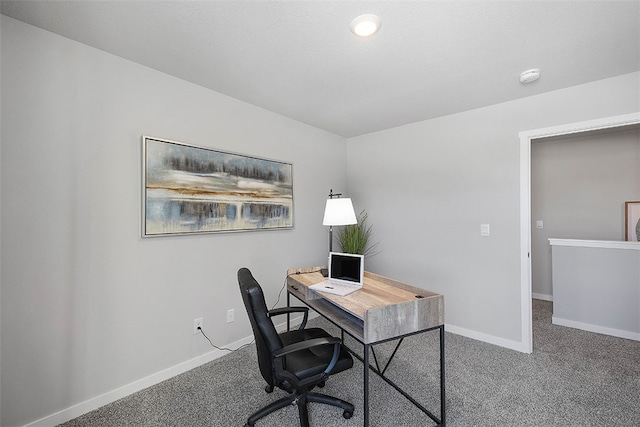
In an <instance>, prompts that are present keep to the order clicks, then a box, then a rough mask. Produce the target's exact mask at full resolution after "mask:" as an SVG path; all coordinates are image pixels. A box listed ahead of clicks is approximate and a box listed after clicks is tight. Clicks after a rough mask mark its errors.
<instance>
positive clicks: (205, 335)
mask: <svg viewBox="0 0 640 427" xmlns="http://www.w3.org/2000/svg"><path fill="white" fill-rule="evenodd" d="M198 330H199V331H200V333H201V334H202V335H204V337H205V338H206V339H207V341H209V344H211V347H214V348H217V349H218V350H224V351H236V350H240V349H241V348H245V347H247V346H249V345H251V344H253V342H254V341H255V339H253V340H251V342H250V343H247V344H243V345H241V346H240V347H238V348H236V349H233V348H227V347H218V346H217V345H215V344H214V343H212V342H211V340H210V339H209V337H208V336H207V334H205V333H204V330H203V329H202V327H201V326H198Z"/></svg>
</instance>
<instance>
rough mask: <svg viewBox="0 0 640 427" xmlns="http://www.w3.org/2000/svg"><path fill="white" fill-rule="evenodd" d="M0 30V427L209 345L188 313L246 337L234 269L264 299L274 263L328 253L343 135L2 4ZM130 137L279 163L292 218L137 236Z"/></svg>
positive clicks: (136, 174) (280, 266)
mask: <svg viewBox="0 0 640 427" xmlns="http://www.w3.org/2000/svg"><path fill="white" fill-rule="evenodd" d="M1 29H2V70H1V71H2V88H1V90H2V95H3V97H2V146H1V148H2V164H1V178H2V179H1V192H2V212H1V218H2V228H1V232H2V245H1V254H2V259H1V262H2V272H1V273H2V275H1V285H2V323H1V324H2V347H1V348H2V371H1V375H2V379H1V387H2V419H1V421H0V424H1V425H2V426H13V425H21V424H25V423H28V422H32V421H34V420H37V419H40V418H42V417H45V416H48V415H50V414H53V413H55V412H56V411H60V410H64V409H66V408H69V407H71V406H72V405H75V404H78V403H81V402H84V401H86V400H88V399H91V398H93V397H95V396H99V395H101V394H103V393H108V392H110V391H112V390H115V389H118V388H119V387H122V386H125V385H127V384H130V383H132V382H134V381H136V380H139V379H141V378H145V377H147V376H149V375H152V374H155V373H157V372H160V371H162V370H164V369H167V368H170V367H173V366H176V365H178V364H180V363H183V362H185V361H189V360H191V359H193V358H196V357H197V356H199V355H202V354H204V353H207V352H210V351H211V350H212V349H211V347H210V346H209V344H208V343H207V342H206V340H205V339H204V338H203V337H201V336H193V335H192V325H193V323H192V322H193V319H194V318H197V317H201V316H202V317H204V329H205V330H206V332H207V334H208V335H209V337H210V338H211V339H212V340H213V341H214V342H215V343H217V344H219V345H226V344H229V343H233V342H235V341H237V340H239V339H242V338H245V337H247V336H249V335H250V334H251V332H250V326H249V323H248V320H247V318H246V314H245V313H244V308H243V306H242V302H241V298H240V295H239V292H238V290H237V281H236V271H237V269H238V268H239V267H242V266H248V267H249V268H251V269H252V271H253V272H254V274H255V275H256V277H257V279H258V280H259V281H261V282H262V284H263V286H264V287H265V291H266V298H267V302H268V303H269V304H273V303H275V301H276V298H277V294H278V291H279V290H280V289H281V287H282V285H283V281H284V278H285V273H286V269H287V268H289V267H295V266H308V265H320V264H322V263H324V262H326V260H325V259H324V257H325V256H326V250H327V249H326V248H327V229H326V228H325V227H323V226H322V212H323V209H324V201H325V199H326V196H327V195H328V192H329V189H330V188H333V189H334V190H344V189H345V187H346V172H345V169H346V166H345V163H346V160H345V158H346V155H345V150H346V148H345V140H344V138H341V137H338V136H335V135H332V134H329V133H326V132H324V131H320V130H318V129H315V128H312V127H310V126H307V125H304V124H301V123H299V122H295V121H292V120H290V119H287V118H284V117H282V116H279V115H276V114H273V113H270V112H268V111H265V110H263V109H260V108H257V107H254V106H251V105H248V104H245V103H242V102H240V101H237V100H234V99H231V98H229V97H226V96H223V95H221V94H218V93H215V92H212V91H209V90H205V89H203V88H201V87H198V86H195V85H193V84H190V83H187V82H184V81H182V80H178V79H176V78H174V77H171V76H168V75H165V74H162V73H160V72H157V71H154V70H151V69H149V68H146V67H143V66H140V65H137V64H134V63H131V62H128V61H126V60H124V59H121V58H118V57H115V56H113V55H110V54H107V53H104V52H102V51H99V50H96V49H93V48H90V47H88V46H86V45H82V44H79V43H76V42H73V41H70V40H68V39H65V38H62V37H59V36H56V35H54V34H52V33H49V32H46V31H43V30H40V29H37V28H35V27H32V26H29V25H26V24H23V23H21V22H18V21H15V20H13V19H11V18H7V17H5V16H2V21H1ZM143 134H147V135H152V136H157V137H162V138H168V139H173V140H177V141H182V142H185V143H189V144H194V145H200V146H208V147H214V148H218V149H222V150H229V151H234V152H239V153H246V154H251V155H253V156H263V157H267V158H272V159H278V160H284V161H290V162H293V164H294V197H295V229H294V230H289V231H261V232H245V233H230V234H213V235H200V236H188V237H167V238H153V239H141V238H140V230H139V221H140V215H141V214H140V206H141V202H140V197H141V188H140V187H141V184H140V182H141V135H143ZM283 303H284V298H283V299H282V300H281V302H280V304H283ZM228 308H235V309H236V322H235V323H233V324H230V325H227V324H226V321H225V312H226V310H227V309H228Z"/></svg>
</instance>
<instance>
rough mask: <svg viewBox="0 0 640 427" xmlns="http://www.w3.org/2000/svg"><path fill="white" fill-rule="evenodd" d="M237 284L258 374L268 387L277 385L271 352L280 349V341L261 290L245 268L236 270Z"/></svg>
mask: <svg viewBox="0 0 640 427" xmlns="http://www.w3.org/2000/svg"><path fill="white" fill-rule="evenodd" d="M238 284H239V285H240V293H241V294H242V300H243V301H244V307H245V308H246V309H247V314H248V315H249V321H250V322H251V328H252V329H253V335H254V337H255V339H256V349H257V351H258V364H259V366H260V372H261V373H262V377H263V378H264V379H265V381H266V382H267V383H268V384H269V385H272V386H274V385H277V384H275V379H274V377H273V352H274V351H276V350H278V349H280V348H282V341H281V340H280V337H279V336H278V331H276V328H275V327H274V326H273V322H272V321H271V319H270V318H269V310H268V309H267V304H266V302H265V300H264V294H263V293H262V288H261V287H260V285H259V284H258V282H257V281H256V279H254V277H253V275H252V274H251V272H250V271H249V269H247V268H241V269H240V270H238Z"/></svg>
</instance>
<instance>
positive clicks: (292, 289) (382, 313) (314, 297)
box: [287, 267, 445, 426]
mask: <svg viewBox="0 0 640 427" xmlns="http://www.w3.org/2000/svg"><path fill="white" fill-rule="evenodd" d="M323 280H325V278H324V277H323V276H322V274H320V267H311V268H297V269H289V270H287V306H289V305H290V302H291V301H290V296H291V295H293V296H294V297H296V298H297V299H298V300H300V301H301V302H303V303H304V304H306V305H307V306H309V307H310V308H312V309H313V310H315V311H316V312H318V314H320V315H321V316H323V317H324V318H326V319H327V320H329V321H330V322H332V323H333V324H335V325H336V326H338V327H339V328H340V329H341V330H342V332H343V336H342V338H343V341H344V333H345V332H346V333H347V334H348V335H351V336H352V337H353V338H355V339H356V340H357V341H359V342H360V343H361V344H362V345H363V347H364V353H363V354H364V358H361V357H360V356H359V355H358V354H356V353H355V352H353V351H352V352H351V353H352V354H353V355H354V356H355V357H357V358H358V359H360V360H361V361H362V362H363V364H364V367H365V369H364V375H363V376H364V407H363V411H364V425H365V426H368V425H369V370H371V371H373V372H374V373H376V374H378V375H379V376H380V377H381V378H382V379H384V380H385V381H386V382H387V383H388V384H390V385H391V386H393V387H394V388H395V389H396V390H398V391H399V392H400V393H401V394H402V395H403V396H405V397H406V398H407V399H409V400H410V401H411V403H413V404H414V405H415V406H417V407H418V408H419V409H420V410H422V411H423V412H424V413H425V414H427V415H428V416H429V417H430V418H431V419H433V420H434V421H435V422H436V423H437V425H441V426H444V425H445V380H444V296H443V295H440V294H437V293H434V292H430V291H427V290H424V289H422V288H417V287H414V286H410V285H407V284H405V283H402V282H398V281H397V280H393V279H389V278H387V277H384V276H380V275H377V274H373V273H370V272H365V280H364V286H363V288H362V289H360V290H359V291H357V292H354V293H352V294H349V295H347V296H344V297H342V296H338V295H332V294H328V293H325V292H322V293H320V292H316V291H313V290H312V289H309V286H311V285H314V284H316V283H318V282H321V281H323ZM288 326H289V324H288V320H287V327H288ZM433 330H439V332H440V417H439V418H438V417H436V416H435V415H433V414H432V413H431V412H430V411H429V410H427V409H426V408H425V407H424V406H422V405H421V404H420V403H419V402H417V401H416V400H415V399H414V398H413V397H411V396H410V395H409V394H408V393H406V392H405V391H404V390H402V389H401V388H400V387H399V386H398V385H397V384H395V383H394V382H393V381H392V380H390V379H389V378H387V377H385V375H384V373H385V371H386V369H387V367H388V366H389V364H390V363H391V361H392V359H393V357H394V356H395V353H396V351H397V350H398V348H399V347H400V344H402V340H403V339H404V338H405V337H407V336H410V335H415V334H418V333H422V332H427V331H433ZM391 340H398V343H397V345H396V348H395V350H394V352H393V354H392V356H391V359H390V360H389V361H388V362H387V365H386V366H385V367H384V368H383V369H380V367H379V366H377V359H376V358H375V351H374V350H373V347H372V346H373V345H374V344H379V343H383V342H386V341H391ZM369 349H371V351H372V352H373V354H374V359H376V366H373V365H371V364H370V363H369V353H370V352H369ZM367 367H368V368H369V369H367Z"/></svg>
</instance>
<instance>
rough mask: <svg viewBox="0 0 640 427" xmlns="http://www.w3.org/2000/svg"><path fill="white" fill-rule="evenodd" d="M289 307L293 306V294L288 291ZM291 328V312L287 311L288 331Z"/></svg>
mask: <svg viewBox="0 0 640 427" xmlns="http://www.w3.org/2000/svg"><path fill="white" fill-rule="evenodd" d="M287 307H291V294H290V293H289V292H287ZM290 330H291V313H287V332H289V331H290Z"/></svg>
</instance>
